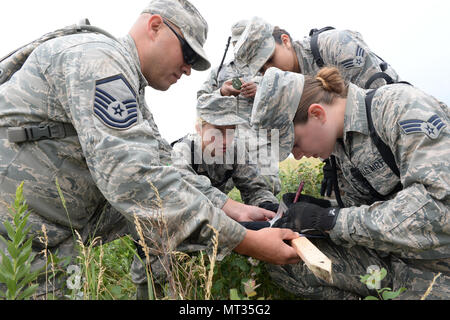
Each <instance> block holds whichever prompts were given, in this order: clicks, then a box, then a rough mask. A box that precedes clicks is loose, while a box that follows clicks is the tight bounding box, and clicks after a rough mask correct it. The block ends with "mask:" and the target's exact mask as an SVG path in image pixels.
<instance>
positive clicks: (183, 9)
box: [142, 0, 211, 71]
mask: <svg viewBox="0 0 450 320" xmlns="http://www.w3.org/2000/svg"><path fill="white" fill-rule="evenodd" d="M142 13H151V14H159V15H160V16H161V17H163V18H164V19H166V20H169V21H170V22H172V23H173V24H174V25H176V26H177V27H178V28H180V30H181V32H182V33H183V36H184V38H185V39H186V42H187V43H189V45H190V46H191V48H192V50H194V51H195V52H196V53H197V54H198V55H199V56H200V59H199V60H198V61H197V62H196V63H195V64H194V65H193V66H192V69H194V70H198V71H204V70H207V69H209V67H211V63H210V62H209V60H208V57H207V56H206V53H205V51H204V50H203V45H204V44H205V41H206V38H207V36H208V23H207V22H206V21H205V19H204V18H203V17H202V15H201V14H200V12H198V10H197V9H196V8H195V7H194V6H193V5H192V4H191V3H190V2H189V1H187V0H153V1H151V2H150V3H149V4H148V6H147V7H146V8H145V9H144V10H143V11H142Z"/></svg>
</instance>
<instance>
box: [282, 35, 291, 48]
mask: <svg viewBox="0 0 450 320" xmlns="http://www.w3.org/2000/svg"><path fill="white" fill-rule="evenodd" d="M281 41H282V42H283V44H284V45H285V46H287V47H288V48H290V47H291V45H292V44H291V39H290V38H289V36H288V35H287V34H282V35H281Z"/></svg>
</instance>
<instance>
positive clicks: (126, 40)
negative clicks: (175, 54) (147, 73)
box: [119, 34, 148, 90]
mask: <svg viewBox="0 0 450 320" xmlns="http://www.w3.org/2000/svg"><path fill="white" fill-rule="evenodd" d="M119 42H120V43H121V44H122V45H123V46H124V48H125V49H126V50H127V51H128V52H129V53H130V55H131V57H132V58H133V61H134V64H135V67H136V72H137V73H138V74H139V89H141V90H142V89H145V87H147V86H148V82H147V80H146V79H145V77H144V75H143V74H142V72H141V62H140V60H139V54H138V51H137V48H136V44H135V43H134V40H133V38H132V37H131V35H129V34H127V35H126V36H125V37H123V38H120V39H119Z"/></svg>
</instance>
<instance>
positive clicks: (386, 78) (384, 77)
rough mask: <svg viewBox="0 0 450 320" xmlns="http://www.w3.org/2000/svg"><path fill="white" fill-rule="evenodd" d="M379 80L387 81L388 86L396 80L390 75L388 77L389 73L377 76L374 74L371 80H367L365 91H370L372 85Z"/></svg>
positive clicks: (380, 73)
mask: <svg viewBox="0 0 450 320" xmlns="http://www.w3.org/2000/svg"><path fill="white" fill-rule="evenodd" d="M377 79H384V80H386V84H393V83H394V79H392V77H391V76H390V75H388V74H387V73H384V72H377V73H375V74H373V75H372V76H371V77H370V78H369V80H367V82H366V84H365V85H364V89H370V86H371V85H372V83H373V82H374V81H375V80H377Z"/></svg>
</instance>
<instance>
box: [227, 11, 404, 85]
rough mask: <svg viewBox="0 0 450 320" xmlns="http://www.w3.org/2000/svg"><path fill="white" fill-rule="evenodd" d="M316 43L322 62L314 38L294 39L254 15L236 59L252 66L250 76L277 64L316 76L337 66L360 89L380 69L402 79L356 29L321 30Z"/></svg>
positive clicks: (379, 80)
mask: <svg viewBox="0 0 450 320" xmlns="http://www.w3.org/2000/svg"><path fill="white" fill-rule="evenodd" d="M268 28H270V29H271V30H272V33H271V34H269V33H267V32H261V30H265V29H268ZM317 46H318V49H319V53H320V58H321V59H322V61H321V63H320V62H319V63H318V62H317V61H316V59H315V57H314V55H313V52H312V49H311V37H305V38H304V39H303V40H301V41H293V40H292V39H291V37H290V35H289V33H288V32H287V31H285V30H283V29H280V28H279V27H273V26H271V25H270V24H269V23H268V22H266V21H264V20H263V19H260V18H258V19H256V18H254V19H252V23H250V24H248V25H247V27H246V29H245V30H244V32H243V34H242V36H241V38H240V39H239V41H238V43H237V44H236V46H235V49H234V50H235V52H234V55H235V58H234V61H235V63H236V65H237V66H238V67H239V68H249V70H250V75H256V74H258V73H263V74H264V72H265V71H266V70H267V69H268V68H270V67H276V68H278V69H280V70H284V71H290V72H296V73H301V74H304V75H311V76H313V75H315V74H317V72H318V71H319V69H320V68H321V67H323V66H334V67H336V68H338V69H339V71H340V73H341V74H342V77H343V78H344V80H345V81H347V82H351V83H354V84H356V85H357V86H359V87H361V88H365V86H366V84H367V82H368V80H369V79H370V78H371V77H372V76H373V75H375V74H376V73H381V72H383V73H385V74H387V75H389V76H390V77H391V78H392V80H393V81H394V82H398V81H400V79H399V76H398V75H397V73H396V71H395V70H394V69H393V68H392V67H391V66H390V65H388V64H387V63H386V62H385V61H383V60H382V59H381V58H380V57H379V56H377V55H376V54H375V53H373V52H372V51H371V50H370V48H369V47H368V45H367V44H366V43H365V42H364V40H363V38H362V36H361V34H360V33H358V32H356V31H350V30H336V29H333V30H327V31H324V32H321V33H320V34H319V35H318V39H317ZM385 84H386V80H384V79H377V80H375V81H373V82H372V83H371V85H370V88H378V87H380V86H382V85H385Z"/></svg>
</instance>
